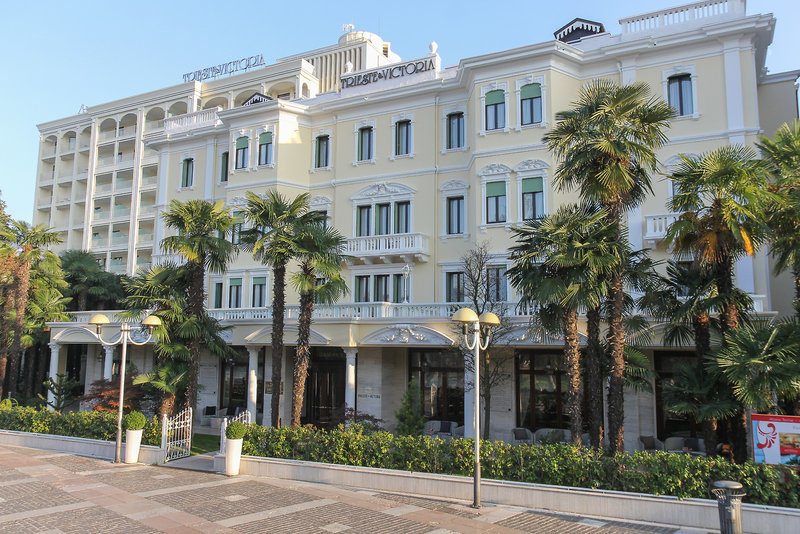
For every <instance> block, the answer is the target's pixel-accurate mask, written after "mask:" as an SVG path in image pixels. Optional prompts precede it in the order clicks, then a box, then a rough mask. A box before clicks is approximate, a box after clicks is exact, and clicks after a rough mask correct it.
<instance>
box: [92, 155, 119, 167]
mask: <svg viewBox="0 0 800 534" xmlns="http://www.w3.org/2000/svg"><path fill="white" fill-rule="evenodd" d="M116 159H117V158H115V157H114V156H106V157H98V158H97V166H98V167H106V166H108V165H113V164H114V162H115V161H116Z"/></svg>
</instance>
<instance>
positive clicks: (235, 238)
mask: <svg viewBox="0 0 800 534" xmlns="http://www.w3.org/2000/svg"><path fill="white" fill-rule="evenodd" d="M243 217H244V214H243V213H242V212H241V211H237V212H235V213H234V214H233V218H234V223H233V225H231V243H233V244H234V245H238V244H239V238H240V237H241V234H242V227H243V226H244V223H243V222H242V220H243Z"/></svg>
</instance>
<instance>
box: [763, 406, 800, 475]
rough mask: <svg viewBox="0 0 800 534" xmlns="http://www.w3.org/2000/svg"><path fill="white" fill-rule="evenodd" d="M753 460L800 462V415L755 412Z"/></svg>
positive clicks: (779, 462) (774, 462) (773, 462)
mask: <svg viewBox="0 0 800 534" xmlns="http://www.w3.org/2000/svg"><path fill="white" fill-rule="evenodd" d="M751 428H752V429H753V460H754V461H756V462H759V463H767V464H774V465H777V464H794V465H797V464H799V463H800V417H799V416H794V415H766V414H753V415H752V416H751Z"/></svg>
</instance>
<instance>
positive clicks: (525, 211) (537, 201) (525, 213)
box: [522, 178, 544, 221]
mask: <svg viewBox="0 0 800 534" xmlns="http://www.w3.org/2000/svg"><path fill="white" fill-rule="evenodd" d="M543 189H544V188H543V186H542V179H541V178H526V179H524V180H522V219H523V220H525V221H530V220H533V219H538V218H539V217H542V216H543V215H544V192H543Z"/></svg>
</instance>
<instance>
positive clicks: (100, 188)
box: [94, 182, 111, 195]
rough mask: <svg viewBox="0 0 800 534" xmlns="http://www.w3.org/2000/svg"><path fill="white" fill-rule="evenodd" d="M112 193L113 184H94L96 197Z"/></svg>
mask: <svg viewBox="0 0 800 534" xmlns="http://www.w3.org/2000/svg"><path fill="white" fill-rule="evenodd" d="M110 192H111V182H103V183H97V184H94V193H95V195H97V194H100V193H110Z"/></svg>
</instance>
